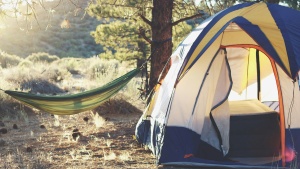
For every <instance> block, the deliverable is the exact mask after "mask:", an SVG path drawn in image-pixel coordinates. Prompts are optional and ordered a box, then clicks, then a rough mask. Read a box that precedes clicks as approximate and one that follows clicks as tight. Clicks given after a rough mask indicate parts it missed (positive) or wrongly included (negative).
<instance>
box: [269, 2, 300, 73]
mask: <svg viewBox="0 0 300 169" xmlns="http://www.w3.org/2000/svg"><path fill="white" fill-rule="evenodd" d="M268 7H269V10H270V12H271V14H272V16H273V18H274V20H275V22H276V24H277V26H278V28H279V29H280V30H281V32H282V34H283V38H284V41H285V45H286V48H287V52H288V56H289V62H290V66H291V70H292V72H294V73H297V72H298V70H299V65H300V31H299V29H300V22H299V20H297V19H295V18H300V12H299V11H297V10H294V9H291V8H288V7H285V6H279V5H276V4H268ZM285 14H288V16H289V17H285V18H282V15H285ZM294 58H295V59H296V60H294ZM295 63H297V65H298V66H296V65H295Z"/></svg>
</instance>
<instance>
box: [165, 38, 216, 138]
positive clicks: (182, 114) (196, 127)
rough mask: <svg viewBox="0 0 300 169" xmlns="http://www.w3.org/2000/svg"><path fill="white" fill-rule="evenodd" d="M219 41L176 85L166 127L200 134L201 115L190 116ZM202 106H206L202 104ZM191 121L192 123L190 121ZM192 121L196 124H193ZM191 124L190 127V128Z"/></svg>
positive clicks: (202, 119)
mask: <svg viewBox="0 0 300 169" xmlns="http://www.w3.org/2000/svg"><path fill="white" fill-rule="evenodd" d="M220 41H221V37H218V38H217V39H216V41H215V42H214V43H213V44H212V45H211V46H210V47H209V48H208V49H207V50H206V52H205V53H204V54H203V55H202V57H201V58H199V60H198V61H197V62H196V63H195V64H194V66H193V67H192V68H191V69H190V70H189V71H188V72H187V73H186V74H185V75H184V77H183V78H182V79H181V80H180V81H179V83H178V84H177V86H176V90H175V93H174V96H173V97H174V98H173V101H172V105H171V109H170V116H169V118H168V122H167V125H168V126H181V127H187V128H190V129H192V130H193V131H195V132H197V133H198V134H201V131H202V127H203V122H204V116H203V114H202V115H199V116H198V115H194V116H197V117H193V116H191V115H192V113H193V109H194V105H195V101H196V99H197V94H198V91H199V88H200V86H201V83H202V81H203V79H204V77H205V74H206V71H207V69H208V67H209V65H210V63H211V60H212V58H213V57H214V56H215V54H216V53H217V49H218V48H219V46H220ZM182 96H184V97H182ZM203 105H206V104H204V103H203ZM203 108H205V109H206V106H204V107H201V109H203ZM197 111H198V110H197ZM209 111H210V110H209ZM202 112H206V110H204V111H202ZM191 119H192V121H190V120H191ZM193 121H197V122H196V123H194V124H193ZM191 124H192V126H190V125H191Z"/></svg>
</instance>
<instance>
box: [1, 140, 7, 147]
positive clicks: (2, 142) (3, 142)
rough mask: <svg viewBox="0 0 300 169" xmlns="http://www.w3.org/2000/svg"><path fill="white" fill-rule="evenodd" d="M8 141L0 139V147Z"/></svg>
mask: <svg viewBox="0 0 300 169" xmlns="http://www.w3.org/2000/svg"><path fill="white" fill-rule="evenodd" d="M5 144H6V142H5V141H4V140H2V139H0V147H2V146H5Z"/></svg>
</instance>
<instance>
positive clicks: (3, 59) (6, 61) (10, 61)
mask: <svg viewBox="0 0 300 169" xmlns="http://www.w3.org/2000/svg"><path fill="white" fill-rule="evenodd" d="M22 60H23V59H22V58H20V57H19V56H17V55H10V54H8V53H6V52H3V51H0V64H1V67H2V68H8V67H12V66H17V65H18V64H19V63H20V62H21V61H22Z"/></svg>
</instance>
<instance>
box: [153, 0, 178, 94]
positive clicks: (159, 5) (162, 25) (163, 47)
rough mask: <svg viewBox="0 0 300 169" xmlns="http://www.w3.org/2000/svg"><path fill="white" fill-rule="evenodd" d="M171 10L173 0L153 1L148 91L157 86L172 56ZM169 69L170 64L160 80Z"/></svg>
mask: <svg viewBox="0 0 300 169" xmlns="http://www.w3.org/2000/svg"><path fill="white" fill-rule="evenodd" d="M172 9H173V0H153V9H152V41H153V43H152V44H151V53H152V57H151V71H150V83H149V87H150V89H152V88H153V87H154V86H155V85H156V84H157V81H158V77H159V75H160V73H161V71H162V70H163V68H164V66H165V64H166V63H167V61H168V58H169V57H170V56H171V54H172V39H171V38H172ZM169 67H170V64H168V65H167V67H166V68H165V70H164V72H163V73H162V78H164V77H165V75H166V73H167V71H168V69H169Z"/></svg>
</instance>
